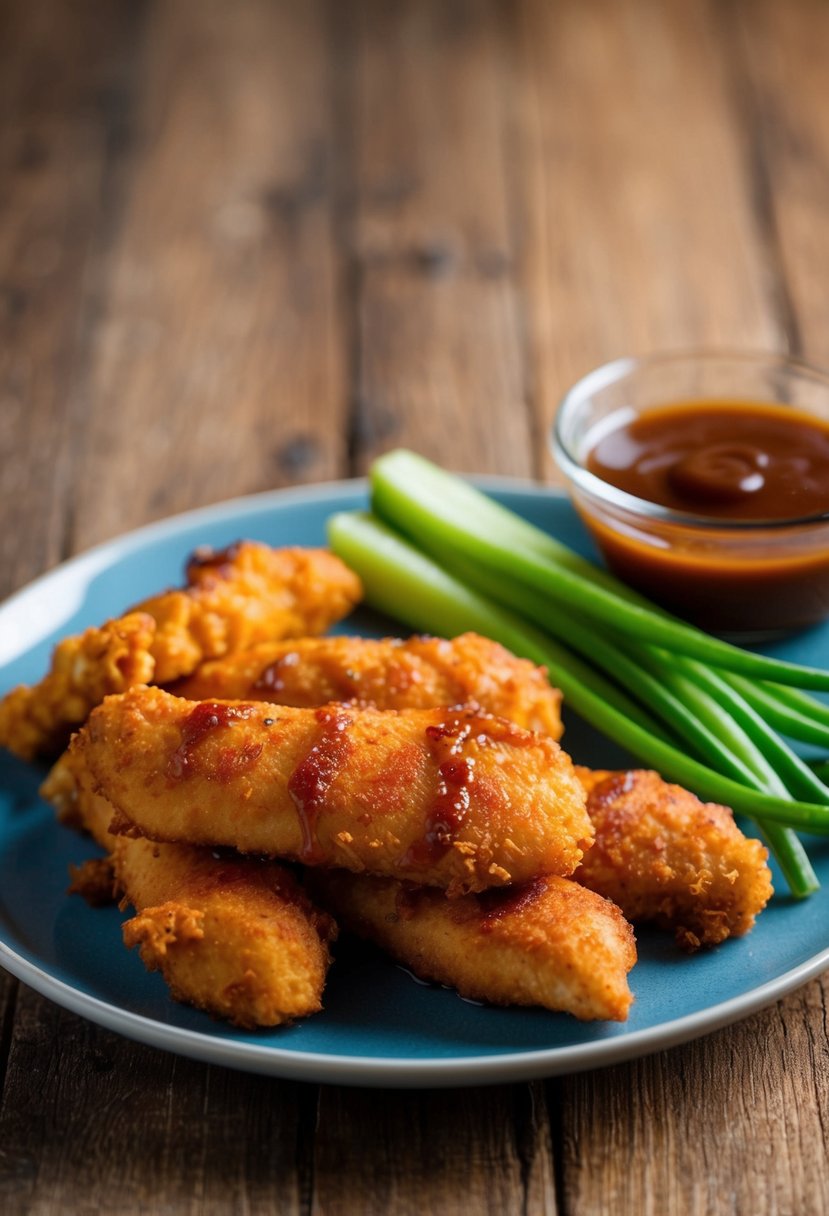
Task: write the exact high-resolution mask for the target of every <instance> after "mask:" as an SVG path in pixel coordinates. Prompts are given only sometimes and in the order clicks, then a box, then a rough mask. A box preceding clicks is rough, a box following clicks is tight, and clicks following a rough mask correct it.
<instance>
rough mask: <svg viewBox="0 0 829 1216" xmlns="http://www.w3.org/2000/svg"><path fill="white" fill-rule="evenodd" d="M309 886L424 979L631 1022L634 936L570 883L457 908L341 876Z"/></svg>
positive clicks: (328, 875) (541, 883)
mask: <svg viewBox="0 0 829 1216" xmlns="http://www.w3.org/2000/svg"><path fill="white" fill-rule="evenodd" d="M309 882H310V884H311V889H312V891H313V893H314V896H315V898H316V899H317V900H319V902H320V903H322V904H323V906H324V907H327V908H328V909H329V910H330V911H331V912H332V913H333V914H334V915H335V916H336V917H337V919H338V920H339V921H340V922H341V923H342V925H343V926H346V927H348V928H349V929H351V930H352V931H353V932H355V933H357V934H359V935H360V936H361V937H366V938H368V939H369V940H370V941H373V942H375V943H376V944H377V945H379V946H381V947H382V948H383V949H384V950H386V951H387V952H388V953H389V954H391V955H392V956H393V957H394V958H396V959H397V960H398V962H400V963H402V964H403V965H404V966H405V967H408V968H410V969H411V970H412V971H413V972H414V973H415V975H417V976H418V977H419V978H421V979H424V980H432V981H435V982H436V983H439V984H447V985H449V986H450V987H452V988H456V989H457V990H458V992H459V993H460V994H461V995H462V996H466V997H469V998H471V999H473V1000H480V1001H487V1002H489V1003H490V1004H495V1005H541V1006H543V1007H544V1008H546V1009H553V1010H557V1011H562V1012H567V1013H572V1014H574V1015H575V1016H576V1017H577V1018H582V1019H597V1018H609V1019H613V1020H616V1021H624V1020H625V1018H626V1017H627V1014H628V1009H629V1008H630V1004H631V1001H632V999H633V998H632V996H631V992H630V988H629V987H628V982H627V973H628V971H629V970H630V969H631V967H632V966H633V965H634V963H635V962H636V945H635V940H634V937H633V930H632V929H631V927H630V925H629V924H628V923H627V921H626V920H625V918H624V917H623V916H622V914H621V912H620V911H619V909H618V908H616V907H615V905H614V904H612V903H610V901H609V900H606V899H602V898H601V896H598V895H595V894H594V893H593V892H592V891H588V890H587V889H586V888H585V887H582V886H579V884H578V883H575V882H572V881H571V880H569V879H567V878H560V877H555V876H547V877H544V878H537V879H535V880H534V881H532V882H530V883H528V884H526V885H525V886H521V887H514V888H510V889H508V890H501V891H487V892H484V894H482V895H465V896H463V897H462V898H460V899H455V900H448V899H446V898H445V897H444V895H443V894H442V892H440V891H436V890H434V889H431V888H423V887H420V888H414V889H407V888H406V887H405V886H404V885H403V884H401V883H398V882H395V881H394V880H393V879H378V878H371V877H368V876H366V875H355V874H348V873H345V872H344V871H327V872H315V873H314V874H313V875H309Z"/></svg>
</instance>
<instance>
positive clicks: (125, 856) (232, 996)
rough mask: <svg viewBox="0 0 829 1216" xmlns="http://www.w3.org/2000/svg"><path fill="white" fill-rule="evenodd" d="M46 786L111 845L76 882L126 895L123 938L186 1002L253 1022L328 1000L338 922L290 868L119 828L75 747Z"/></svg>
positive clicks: (72, 816) (283, 1017)
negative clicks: (128, 908)
mask: <svg viewBox="0 0 829 1216" xmlns="http://www.w3.org/2000/svg"><path fill="white" fill-rule="evenodd" d="M42 793H43V795H44V797H47V798H48V799H49V800H50V801H51V802H53V803H54V805H55V806H56V808H57V810H58V813H59V815H60V817H61V818H62V819H63V820H64V822H70V823H72V824H74V825H75V826H81V827H84V828H86V830H87V831H89V832H90V833H91V834H92V836H93V837H94V838H95V840H96V841H97V842H98V843H99V844H100V845H101V846H102V847H103V848H104V849H106V850H108V852H109V860H108V863H106V862H104V860H103V859H94V860H93V861H91V862H87V863H86V865H85V866H84V867H82V869H81V871H80V872H79V873H77V874H76V875H75V879H74V883H73V889H74V890H76V891H80V892H81V893H82V894H85V895H87V897H90V896H91V897H92V901H93V902H101V901H102V899H101V897H102V895H103V894H106V893H107V891H108V893H110V894H111V896H112V898H115V897H116V894H120V895H123V897H124V902H125V903H126V902H128V903H130V904H132V905H133V906H134V908H135V909H136V915H135V916H134V917H133V919H132V920H129V921H127V923H126V924H125V925H124V942H125V944H126V945H127V946H138V947H139V952H140V954H141V958H142V961H143V962H144V964H145V966H146V967H147V968H148V970H150V971H161V973H162V975H163V976H164V979H165V980H166V981H167V984H168V985H169V987H170V990H171V992H172V994H173V996H174V997H175V998H176V999H177V1000H180V1001H185V1002H186V1003H187V1004H190V1005H195V1006H196V1007H197V1008H199V1009H204V1010H206V1011H207V1012H208V1013H213V1014H216V1015H217V1016H219V1017H223V1018H227V1019H228V1020H229V1021H231V1022H233V1023H234V1024H235V1025H237V1026H248V1027H252V1026H278V1025H281V1024H282V1023H284V1022H290V1021H293V1020H294V1019H296V1018H300V1017H305V1016H307V1015H308V1014H311V1013H316V1012H317V1011H318V1010H319V1009H320V1008H321V996H322V990H323V986H324V984H325V977H326V973H327V970H328V965H329V963H330V955H329V950H328V945H329V943H330V942H332V941H333V940H334V938H335V937H336V926H335V924H334V922H333V921H332V920H331V918H330V917H329V916H328V915H326V914H325V913H323V912H320V911H318V910H317V909H316V908H315V907H314V906H313V904H312V903H311V901H310V900H309V899H308V897H307V895H306V894H305V892H304V891H303V889H302V887H301V886H300V884H299V883H298V882H297V880H296V878H295V877H294V876H293V874H291V873H290V871H288V870H287V869H285V867H284V866H281V865H279V864H278V863H276V862H265V861H260V860H259V859H252V858H242V857H233V858H229V857H223V856H217V855H215V854H214V853H211V852H210V851H209V850H208V849H199V848H195V847H193V846H189V845H183V844H181V845H179V844H155V843H153V842H151V841H149V840H144V839H131V838H129V837H125V836H120V837H119V836H113V835H112V834H111V833H110V832H109V824H110V821H111V820H112V817H113V810H112V807H111V806H110V805H109V803H108V802H107V801H106V799H105V798H103V797H102V796H101V795H100V794H99V793H97V791H96V790H95V788H94V783H93V781H92V778H91V775H90V773H89V772H88V771H87V770H86V769H85V767H84V764H83V761H82V759H81V754H80V753H76V752H74V751H73V752H69V753H67V754H66V755H65V756H63V757H61V759H60V761H58V763H57V764H56V765H55V766H54V768H53V769H52V772H51V773H50V774H49V777H48V779H47V781H46V782H45V783H44V786H43V789H42ZM107 866H108V869H107Z"/></svg>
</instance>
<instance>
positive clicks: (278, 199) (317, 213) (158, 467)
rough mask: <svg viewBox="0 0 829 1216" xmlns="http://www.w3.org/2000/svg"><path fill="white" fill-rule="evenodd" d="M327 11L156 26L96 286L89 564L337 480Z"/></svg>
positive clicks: (86, 479) (82, 491)
mask: <svg viewBox="0 0 829 1216" xmlns="http://www.w3.org/2000/svg"><path fill="white" fill-rule="evenodd" d="M321 10H322V6H321V4H320V3H311V4H308V5H290V4H278V5H275V4H271V3H270V2H269V0H242V2H241V3H238V4H233V5H227V4H224V3H222V2H221V0H207V2H203V0H179V2H177V3H175V4H156V5H154V6H153V7H152V9H151V10H150V13H149V18H148V29H147V39H146V50H145V55H144V67H143V76H142V80H141V93H140V99H139V104H138V105H137V106H136V108H135V111H134V114H133V119H132V121H133V126H134V146H133V151H132V155H131V158H130V163H129V166H128V168H127V169H126V170H125V175H126V181H125V184H124V189H125V194H126V201H125V206H124V210H123V214H122V216H121V219H120V222H119V225H118V230H117V233H116V234H115V235H114V237H113V240H112V242H111V245H110V247H109V248H108V249H106V250H104V251H102V252H101V256H100V261H99V264H98V265H97V266H96V267H95V270H94V277H95V278H96V279H97V281H98V283H99V301H98V307H99V317H98V322H97V325H96V328H95V332H94V335H93V338H92V343H91V351H90V359H89V367H88V373H87V375H86V377H85V380H84V382H83V384H81V385H80V387H79V389H78V395H79V397H80V399H81V400H82V401H83V409H84V411H85V412H86V414H87V437H86V442H85V446H84V453H83V461H82V464H81V467H80V469H79V470H78V475H77V481H76V485H75V490H76V502H75V525H76V526H75V532H74V537H73V539H74V541H75V543H76V544H77V545H79V546H84V547H85V546H86V545H88V544H90V543H92V542H94V541H96V540H99V539H100V538H101V537H103V536H106V535H110V534H112V533H114V532H118V531H120V530H122V529H124V528H127V527H130V526H132V525H134V524H137V523H139V522H143V521H145V520H147V519H150V518H155V517H158V516H162V515H166V514H168V513H170V512H174V511H177V510H180V509H183V508H186V507H191V506H194V505H198V504H201V503H206V502H213V501H218V500H221V499H223V498H226V497H229V496H231V495H235V494H239V493H244V492H251V491H257V490H263V489H268V488H271V487H273V486H275V485H279V484H284V483H286V482H294V481H315V480H320V479H325V478H329V477H333V476H337V475H339V474H341V473H342V472H343V470H344V468H345V465H344V460H345V448H346V445H345V432H346V427H345V423H344V411H345V409H346V406H347V390H346V384H345V364H344V353H345V347H344V343H343V340H342V328H343V327H342V325H341V322H340V319H339V314H338V311H337V302H338V295H337V292H338V279H337V260H336V257H335V250H334V245H333V227H332V225H333V208H332V205H331V196H332V187H331V174H330V167H331V155H332V151H331V144H332V135H331V113H330V110H331V102H330V97H329V95H328V87H327V80H328V67H327V61H326V45H327V44H326V41H325V38H324V36H323V29H324V20H323V18H324V14H323V12H322V11H321ZM114 454H117V465H118V475H117V476H112V461H113V455H114Z"/></svg>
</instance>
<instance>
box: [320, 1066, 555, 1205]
mask: <svg viewBox="0 0 829 1216" xmlns="http://www.w3.org/2000/svg"><path fill="white" fill-rule="evenodd" d="M551 1163H552V1157H551V1145H550V1139H549V1117H548V1114H547V1110H546V1105H545V1100H544V1090H543V1086H541V1085H532V1086H526V1085H515V1086H503V1087H500V1088H497V1089H457V1090H447V1091H443V1092H440V1093H429V1092H423V1091H414V1092H401V1091H399V1090H398V1091H394V1090H392V1091H386V1092H370V1091H365V1090H362V1091H345V1090H336V1089H323V1090H322V1091H321V1095H320V1108H319V1116H318V1123H317V1136H316V1151H315V1156H314V1207H313V1211H314V1216H352V1213H355V1212H394V1213H395V1216H467V1214H468V1213H470V1212H474V1213H476V1216H477V1214H478V1213H481V1214H482V1216H483V1214H484V1213H491V1214H492V1216H523V1214H524V1213H527V1212H532V1213H534V1214H536V1213H538V1216H546V1214H549V1216H552V1214H554V1213H555V1212H556V1203H555V1195H554V1188H553V1182H552V1175H551Z"/></svg>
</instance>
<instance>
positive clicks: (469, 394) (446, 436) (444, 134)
mask: <svg viewBox="0 0 829 1216" xmlns="http://www.w3.org/2000/svg"><path fill="white" fill-rule="evenodd" d="M338 12H339V21H338V26H337V35H338V42H339V44H340V46H341V50H342V71H343V72H345V73H347V81H346V84H345V86H341V92H342V93H343V94H344V95H343V100H342V104H341V107H340V110H341V113H342V114H343V122H344V127H345V129H344V134H343V138H344V139H345V140H350V141H351V145H352V151H351V161H352V164H353V174H354V180H353V182H352V183H351V190H352V193H353V210H352V212H351V223H350V224H349V225H347V228H348V237H349V241H350V247H349V254H350V259H351V268H350V276H349V278H350V283H351V287H352V298H353V305H352V306H353V307H354V308H355V309H356V312H357V328H356V333H355V335H354V349H355V361H356V363H357V377H358V389H357V402H356V421H355V433H354V448H355V459H356V463H357V466H358V467H360V468H362V467H365V466H366V464H367V463H368V462H369V461H370V460H371V459H372V458H373V457H374V456H376V455H377V454H378V453H379V452H380V451H382V450H384V449H386V448H389V447H391V446H396V445H402V446H410V447H413V448H415V449H417V450H418V451H420V452H422V453H423V454H424V455H426V456H429V457H432V458H435V459H437V460H439V461H440V462H442V463H443V464H445V465H447V466H449V467H450V468H454V469H463V470H478V471H491V472H495V471H497V472H500V473H505V474H516V475H526V474H527V473H529V472H530V471H531V470H532V467H533V465H532V439H533V436H532V433H531V429H530V424H529V415H528V403H527V398H526V385H525V381H524V372H523V350H522V335H521V321H520V315H519V309H518V301H517V293H516V286H515V282H514V279H513V275H512V260H513V253H512V241H511V233H510V217H509V213H508V195H507V189H506V181H505V171H506V166H505V156H504V130H503V111H504V106H503V89H504V86H505V79H504V75H503V59H502V54H501V51H502V48H501V44H500V42H499V29H498V23H497V21H496V19H495V15H494V4H493V3H492V2H491V0H451V2H450V3H446V0H428V2H424V0H405V2H404V3H400V4H395V5H392V6H390V5H387V4H384V3H383V2H382V0H364V2H362V3H358V4H354V5H353V6H339V9H338Z"/></svg>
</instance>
